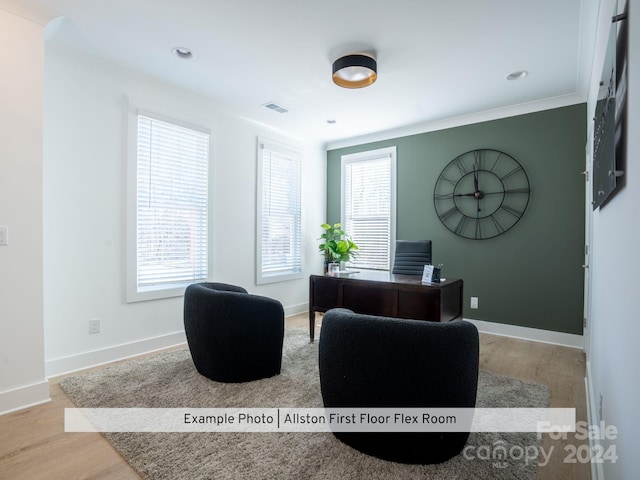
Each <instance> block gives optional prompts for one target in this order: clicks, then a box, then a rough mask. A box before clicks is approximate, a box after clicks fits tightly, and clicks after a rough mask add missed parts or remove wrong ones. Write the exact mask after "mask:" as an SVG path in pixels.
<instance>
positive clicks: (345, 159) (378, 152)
mask: <svg viewBox="0 0 640 480" xmlns="http://www.w3.org/2000/svg"><path fill="white" fill-rule="evenodd" d="M386 156H388V157H390V159H391V165H390V169H391V177H390V182H391V186H390V187H391V188H390V195H391V199H390V200H391V201H390V205H389V210H390V215H391V219H390V223H391V224H390V238H389V268H388V269H386V270H381V271H391V269H392V267H393V261H394V256H395V243H396V223H397V210H396V205H397V158H396V157H397V149H396V146H395V145H394V146H391V147H384V148H378V149H375V150H366V151H362V152H357V153H351V154H347V155H342V157H341V159H340V221H341V223H342V225H343V226H344V225H346V210H345V208H346V204H345V198H346V184H345V169H346V165H347V164H349V163H356V162H363V161H368V160H375V159H378V158H381V157H386ZM348 233H349V232H347V234H348ZM356 243H357V242H356ZM357 268H359V269H362V270H366V269H365V268H363V267H357Z"/></svg>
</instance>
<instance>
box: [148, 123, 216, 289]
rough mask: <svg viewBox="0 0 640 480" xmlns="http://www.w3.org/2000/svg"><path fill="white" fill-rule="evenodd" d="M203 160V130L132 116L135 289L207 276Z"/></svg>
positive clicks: (206, 145)
mask: <svg viewBox="0 0 640 480" xmlns="http://www.w3.org/2000/svg"><path fill="white" fill-rule="evenodd" d="M208 164H209V134H208V133H205V132H202V131H198V130H193V129H191V128H186V127H183V126H180V125H175V124H172V123H168V122H164V121H161V120H158V119H156V118H151V117H148V116H145V115H138V132H137V174H136V177H137V198H136V213H137V215H136V219H137V221H136V224H137V225H136V262H137V291H138V292H141V291H149V290H161V289H167V288H172V287H177V286H180V285H186V284H189V283H193V282H197V281H204V280H206V279H207V277H208V269H207V264H208V261H207V250H208V246H207V237H208V235H207V228H208V227H207V211H208V208H207V206H208V201H207V197H208V195H207V189H208V186H207V185H208Z"/></svg>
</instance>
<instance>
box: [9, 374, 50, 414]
mask: <svg viewBox="0 0 640 480" xmlns="http://www.w3.org/2000/svg"><path fill="white" fill-rule="evenodd" d="M49 401H51V397H49V382H48V381H47V380H42V381H41V382H38V383H33V384H31V385H26V386H24V387H20V388H15V389H13V390H7V391H5V392H0V415H4V414H5V413H11V412H15V411H17V410H22V409H24V408H28V407H33V406H34V405H40V404H41V403H46V402H49Z"/></svg>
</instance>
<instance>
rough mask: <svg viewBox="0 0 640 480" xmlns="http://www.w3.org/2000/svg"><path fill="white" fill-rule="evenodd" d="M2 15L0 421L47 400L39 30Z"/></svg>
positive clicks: (0, 8)
mask: <svg viewBox="0 0 640 480" xmlns="http://www.w3.org/2000/svg"><path fill="white" fill-rule="evenodd" d="M4 7H5V4H4V3H0V58H1V59H2V62H1V63H0V225H2V226H6V227H8V229H9V245H7V246H0V413H2V412H5V411H9V410H13V409H15V408H17V407H19V406H23V405H28V404H34V403H39V402H42V401H46V400H48V398H49V389H48V384H47V382H46V380H45V376H44V355H43V300H42V298H43V297H42V295H43V294H42V289H43V287H42V285H43V280H42V66H43V56H44V26H43V24H41V23H39V22H38V21H34V20H33V19H29V18H26V17H23V16H18V15H15V14H13V13H10V12H9V11H7V10H4V9H3V8H4ZM21 13H22V14H24V13H25V12H21ZM27 13H28V12H27ZM43 20H44V23H46V20H45V19H43ZM8 39H10V41H8Z"/></svg>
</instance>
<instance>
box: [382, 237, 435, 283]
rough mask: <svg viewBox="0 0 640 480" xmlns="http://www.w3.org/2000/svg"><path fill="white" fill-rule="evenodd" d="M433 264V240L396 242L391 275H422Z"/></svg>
mask: <svg viewBox="0 0 640 480" xmlns="http://www.w3.org/2000/svg"><path fill="white" fill-rule="evenodd" d="M430 263H431V240H396V254H395V259H394V261H393V270H392V272H391V273H394V274H404V275H422V272H423V270H424V266H425V265H429V264H430Z"/></svg>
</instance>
